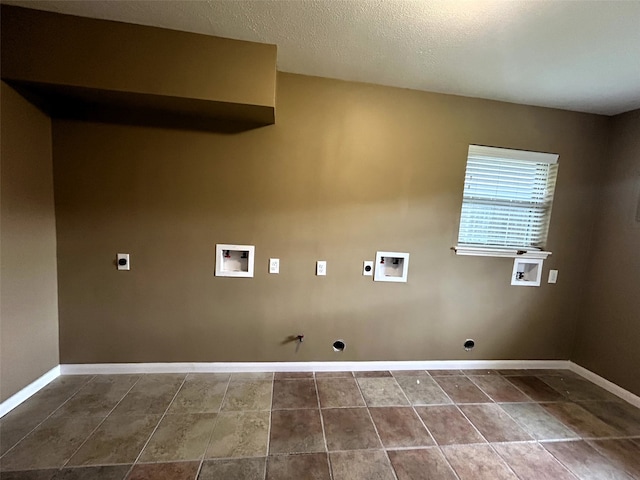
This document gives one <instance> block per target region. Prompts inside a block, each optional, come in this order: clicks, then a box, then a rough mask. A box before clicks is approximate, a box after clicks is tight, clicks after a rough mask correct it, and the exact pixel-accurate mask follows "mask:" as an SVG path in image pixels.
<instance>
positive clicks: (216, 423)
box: [185, 373, 231, 480]
mask: <svg viewBox="0 0 640 480" xmlns="http://www.w3.org/2000/svg"><path fill="white" fill-rule="evenodd" d="M188 376H189V375H188V374H187V377H188ZM185 381H186V378H185ZM230 383H231V373H230V374H229V378H227V385H226V387H225V388H224V393H223V394H222V398H221V399H220V405H219V406H218V411H217V412H216V419H215V420H214V422H213V425H212V426H211V432H209V439H208V440H207V444H206V445H205V446H204V452H202V456H201V457H200V464H199V465H198V469H197V470H196V476H195V478H194V479H193V480H197V478H198V477H199V476H200V472H201V471H202V466H203V465H204V461H205V457H206V456H207V451H208V450H209V446H210V445H211V439H212V438H213V432H214V431H215V429H216V426H217V425H218V420H219V419H220V413H221V412H222V405H224V400H225V398H226V397H227V392H228V391H229V384H230Z"/></svg>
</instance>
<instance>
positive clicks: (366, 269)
mask: <svg viewBox="0 0 640 480" xmlns="http://www.w3.org/2000/svg"><path fill="white" fill-rule="evenodd" d="M362 275H364V276H365V277H372V276H373V261H371V260H365V262H364V266H363V267H362Z"/></svg>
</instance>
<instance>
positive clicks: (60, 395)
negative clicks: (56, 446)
mask: <svg viewBox="0 0 640 480" xmlns="http://www.w3.org/2000/svg"><path fill="white" fill-rule="evenodd" d="M91 378H92V376H91V375H64V376H60V377H58V378H56V379H55V380H53V381H52V382H51V383H49V384H48V385H47V386H45V387H44V388H42V389H41V390H40V391H39V392H38V393H36V394H35V395H33V396H32V397H30V398H29V399H28V400H27V401H25V402H23V403H22V404H20V405H18V406H17V407H16V408H14V409H13V410H11V411H10V412H9V413H7V414H6V415H5V416H4V417H2V418H1V419H0V455H3V454H4V453H6V452H7V451H8V450H9V449H10V448H11V447H13V446H14V445H15V444H16V443H18V441H20V440H21V439H22V438H23V437H25V436H26V435H27V434H28V433H29V432H31V431H32V430H33V429H34V428H35V427H37V426H38V425H39V424H40V423H42V422H43V421H44V420H45V419H46V418H47V417H48V416H49V415H51V413H52V412H54V411H55V410H56V409H57V408H58V407H60V405H62V404H63V403H64V402H66V401H67V400H68V399H69V398H70V397H72V396H73V395H74V394H75V393H76V392H77V391H78V390H79V389H80V388H81V387H82V386H83V385H84V384H85V383H87V382H88V381H89V380H91Z"/></svg>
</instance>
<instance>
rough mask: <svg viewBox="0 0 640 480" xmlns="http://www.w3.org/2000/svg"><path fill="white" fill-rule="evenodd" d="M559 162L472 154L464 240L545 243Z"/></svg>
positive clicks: (525, 244) (466, 189)
mask: <svg viewBox="0 0 640 480" xmlns="http://www.w3.org/2000/svg"><path fill="white" fill-rule="evenodd" d="M470 150H471V148H470ZM521 153H522V152H521ZM557 167H558V165H557V164H555V163H541V162H535V161H527V160H522V159H518V160H512V159H506V158H503V157H491V156H486V155H472V154H470V155H469V157H468V159H467V169H466V173H465V185H464V196H463V205H462V212H461V216H460V231H459V235H458V243H459V244H463V245H483V246H504V247H506V246H513V245H516V246H518V247H523V248H524V247H541V246H542V245H543V244H544V242H545V241H546V236H547V230H548V226H549V215H550V211H551V203H552V201H553V192H554V188H555V182H556V177H557Z"/></svg>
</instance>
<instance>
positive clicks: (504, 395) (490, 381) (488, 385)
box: [469, 375, 531, 402]
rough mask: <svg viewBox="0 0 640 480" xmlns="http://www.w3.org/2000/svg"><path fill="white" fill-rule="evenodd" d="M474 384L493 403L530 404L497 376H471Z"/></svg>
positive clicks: (520, 393)
mask: <svg viewBox="0 0 640 480" xmlns="http://www.w3.org/2000/svg"><path fill="white" fill-rule="evenodd" d="M469 379H470V380H471V381H472V382H473V383H475V384H476V385H477V386H478V387H479V388H481V389H482V391H483V392H484V393H486V394H487V395H489V397H490V398H491V399H492V400H493V401H494V402H530V401H531V399H530V398H529V397H527V396H526V395H525V394H524V393H522V392H521V391H520V390H518V389H517V388H516V387H514V386H513V385H512V384H511V383H509V382H508V381H507V380H505V379H504V378H502V377H501V376H499V375H484V376H481V377H478V376H472V377H469Z"/></svg>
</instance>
